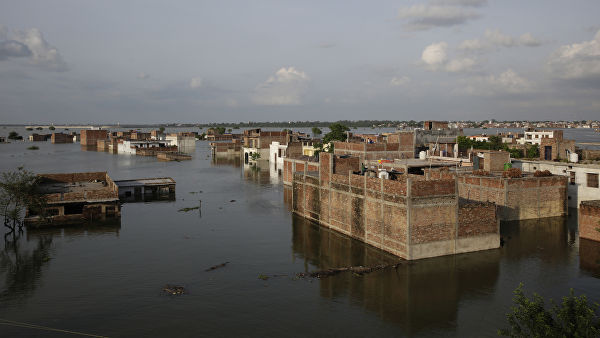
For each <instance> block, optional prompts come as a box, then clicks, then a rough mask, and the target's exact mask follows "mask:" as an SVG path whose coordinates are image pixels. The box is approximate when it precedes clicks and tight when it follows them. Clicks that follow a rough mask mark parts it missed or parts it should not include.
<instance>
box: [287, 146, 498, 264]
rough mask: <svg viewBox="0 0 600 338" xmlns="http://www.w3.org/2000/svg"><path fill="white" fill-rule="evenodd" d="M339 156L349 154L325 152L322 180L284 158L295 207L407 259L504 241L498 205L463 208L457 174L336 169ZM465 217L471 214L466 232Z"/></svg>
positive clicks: (461, 250)
mask: <svg viewBox="0 0 600 338" xmlns="http://www.w3.org/2000/svg"><path fill="white" fill-rule="evenodd" d="M339 160H347V159H339V158H337V157H335V156H334V155H333V156H332V154H328V153H323V154H321V156H320V175H319V176H320V180H319V178H318V177H316V176H311V175H304V174H303V173H301V172H300V171H299V170H296V173H291V170H292V169H291V168H290V164H287V165H286V163H292V162H291V161H289V162H286V161H284V176H285V175H290V173H291V176H292V194H291V195H292V203H291V204H292V210H293V211H294V212H295V213H297V214H299V215H302V216H304V217H306V218H308V219H311V220H313V221H316V222H319V223H320V224H321V225H323V226H326V227H329V228H331V229H333V230H335V231H338V232H340V233H342V234H345V235H348V236H351V237H353V238H356V239H358V240H361V241H363V242H365V243H367V244H370V245H372V246H375V247H377V248H380V249H382V250H384V251H387V252H390V253H392V254H394V255H396V256H399V257H403V258H406V259H419V258H426V257H433V256H440V255H447V254H453V253H459V252H469V251H477V250H484V249H490V248H497V247H499V244H500V238H499V233H498V229H499V228H498V222H497V220H496V212H495V206H494V205H493V204H486V203H479V204H476V205H472V206H469V207H463V208H462V209H461V210H459V207H458V200H457V199H458V195H457V192H456V186H457V184H456V179H455V178H451V179H446V180H429V181H426V180H425V179H424V178H422V176H419V179H418V180H416V179H413V178H411V176H409V175H403V176H401V177H400V179H399V180H396V181H392V180H383V179H379V178H371V177H366V176H361V175H353V174H349V173H348V170H345V172H344V173H343V174H342V173H335V172H333V170H334V168H332V164H333V163H334V162H336V161H339ZM336 166H339V163H336ZM296 168H298V164H296ZM336 171H337V170H336ZM343 171H344V170H340V172H343ZM286 172H288V173H287V174H286ZM478 213H480V214H481V217H479V216H478ZM459 215H461V216H459ZM459 217H462V219H464V220H467V223H466V224H465V225H464V226H463V228H462V229H460V231H462V232H460V234H459V231H458V230H457V229H459V228H458V219H459Z"/></svg>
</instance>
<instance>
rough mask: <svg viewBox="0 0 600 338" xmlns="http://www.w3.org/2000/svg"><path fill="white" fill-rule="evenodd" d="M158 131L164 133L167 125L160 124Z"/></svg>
mask: <svg viewBox="0 0 600 338" xmlns="http://www.w3.org/2000/svg"><path fill="white" fill-rule="evenodd" d="M158 131H159V132H160V133H161V134H162V133H164V132H165V127H164V126H160V127H158Z"/></svg>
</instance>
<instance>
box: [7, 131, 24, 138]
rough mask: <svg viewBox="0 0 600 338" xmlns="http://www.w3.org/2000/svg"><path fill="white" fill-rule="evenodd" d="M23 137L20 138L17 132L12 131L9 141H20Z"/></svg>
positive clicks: (9, 134)
mask: <svg viewBox="0 0 600 338" xmlns="http://www.w3.org/2000/svg"><path fill="white" fill-rule="evenodd" d="M22 138H23V137H21V136H19V133H17V132H16V131H14V130H13V131H11V132H10V133H8V139H9V140H20V139H22Z"/></svg>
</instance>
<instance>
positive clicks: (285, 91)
mask: <svg viewBox="0 0 600 338" xmlns="http://www.w3.org/2000/svg"><path fill="white" fill-rule="evenodd" d="M309 82H310V78H309V77H308V75H306V73H305V72H303V71H300V70H297V69H296V68H294V67H288V68H285V67H283V68H281V69H279V70H278V71H277V72H276V73H275V75H274V76H270V77H269V78H268V79H267V81H265V82H263V83H261V84H260V85H258V86H257V87H256V90H255V96H254V98H253V99H254V102H255V103H256V104H260V105H267V106H278V105H298V104H301V103H302V98H303V96H304V94H305V93H306V90H307V89H308V83H309Z"/></svg>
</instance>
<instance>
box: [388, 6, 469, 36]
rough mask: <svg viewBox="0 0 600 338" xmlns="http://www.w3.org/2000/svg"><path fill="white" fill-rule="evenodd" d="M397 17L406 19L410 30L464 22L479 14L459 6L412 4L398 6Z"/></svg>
mask: <svg viewBox="0 0 600 338" xmlns="http://www.w3.org/2000/svg"><path fill="white" fill-rule="evenodd" d="M398 17H399V18H400V19H403V20H406V21H407V28H409V29H410V30H427V29H430V28H433V27H449V26H455V25H460V24H464V23H466V22H467V21H469V20H473V19H477V18H479V17H480V15H479V13H477V12H475V11H473V10H470V9H465V8H463V7H461V6H447V5H413V6H410V7H402V8H400V9H399V11H398Z"/></svg>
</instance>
